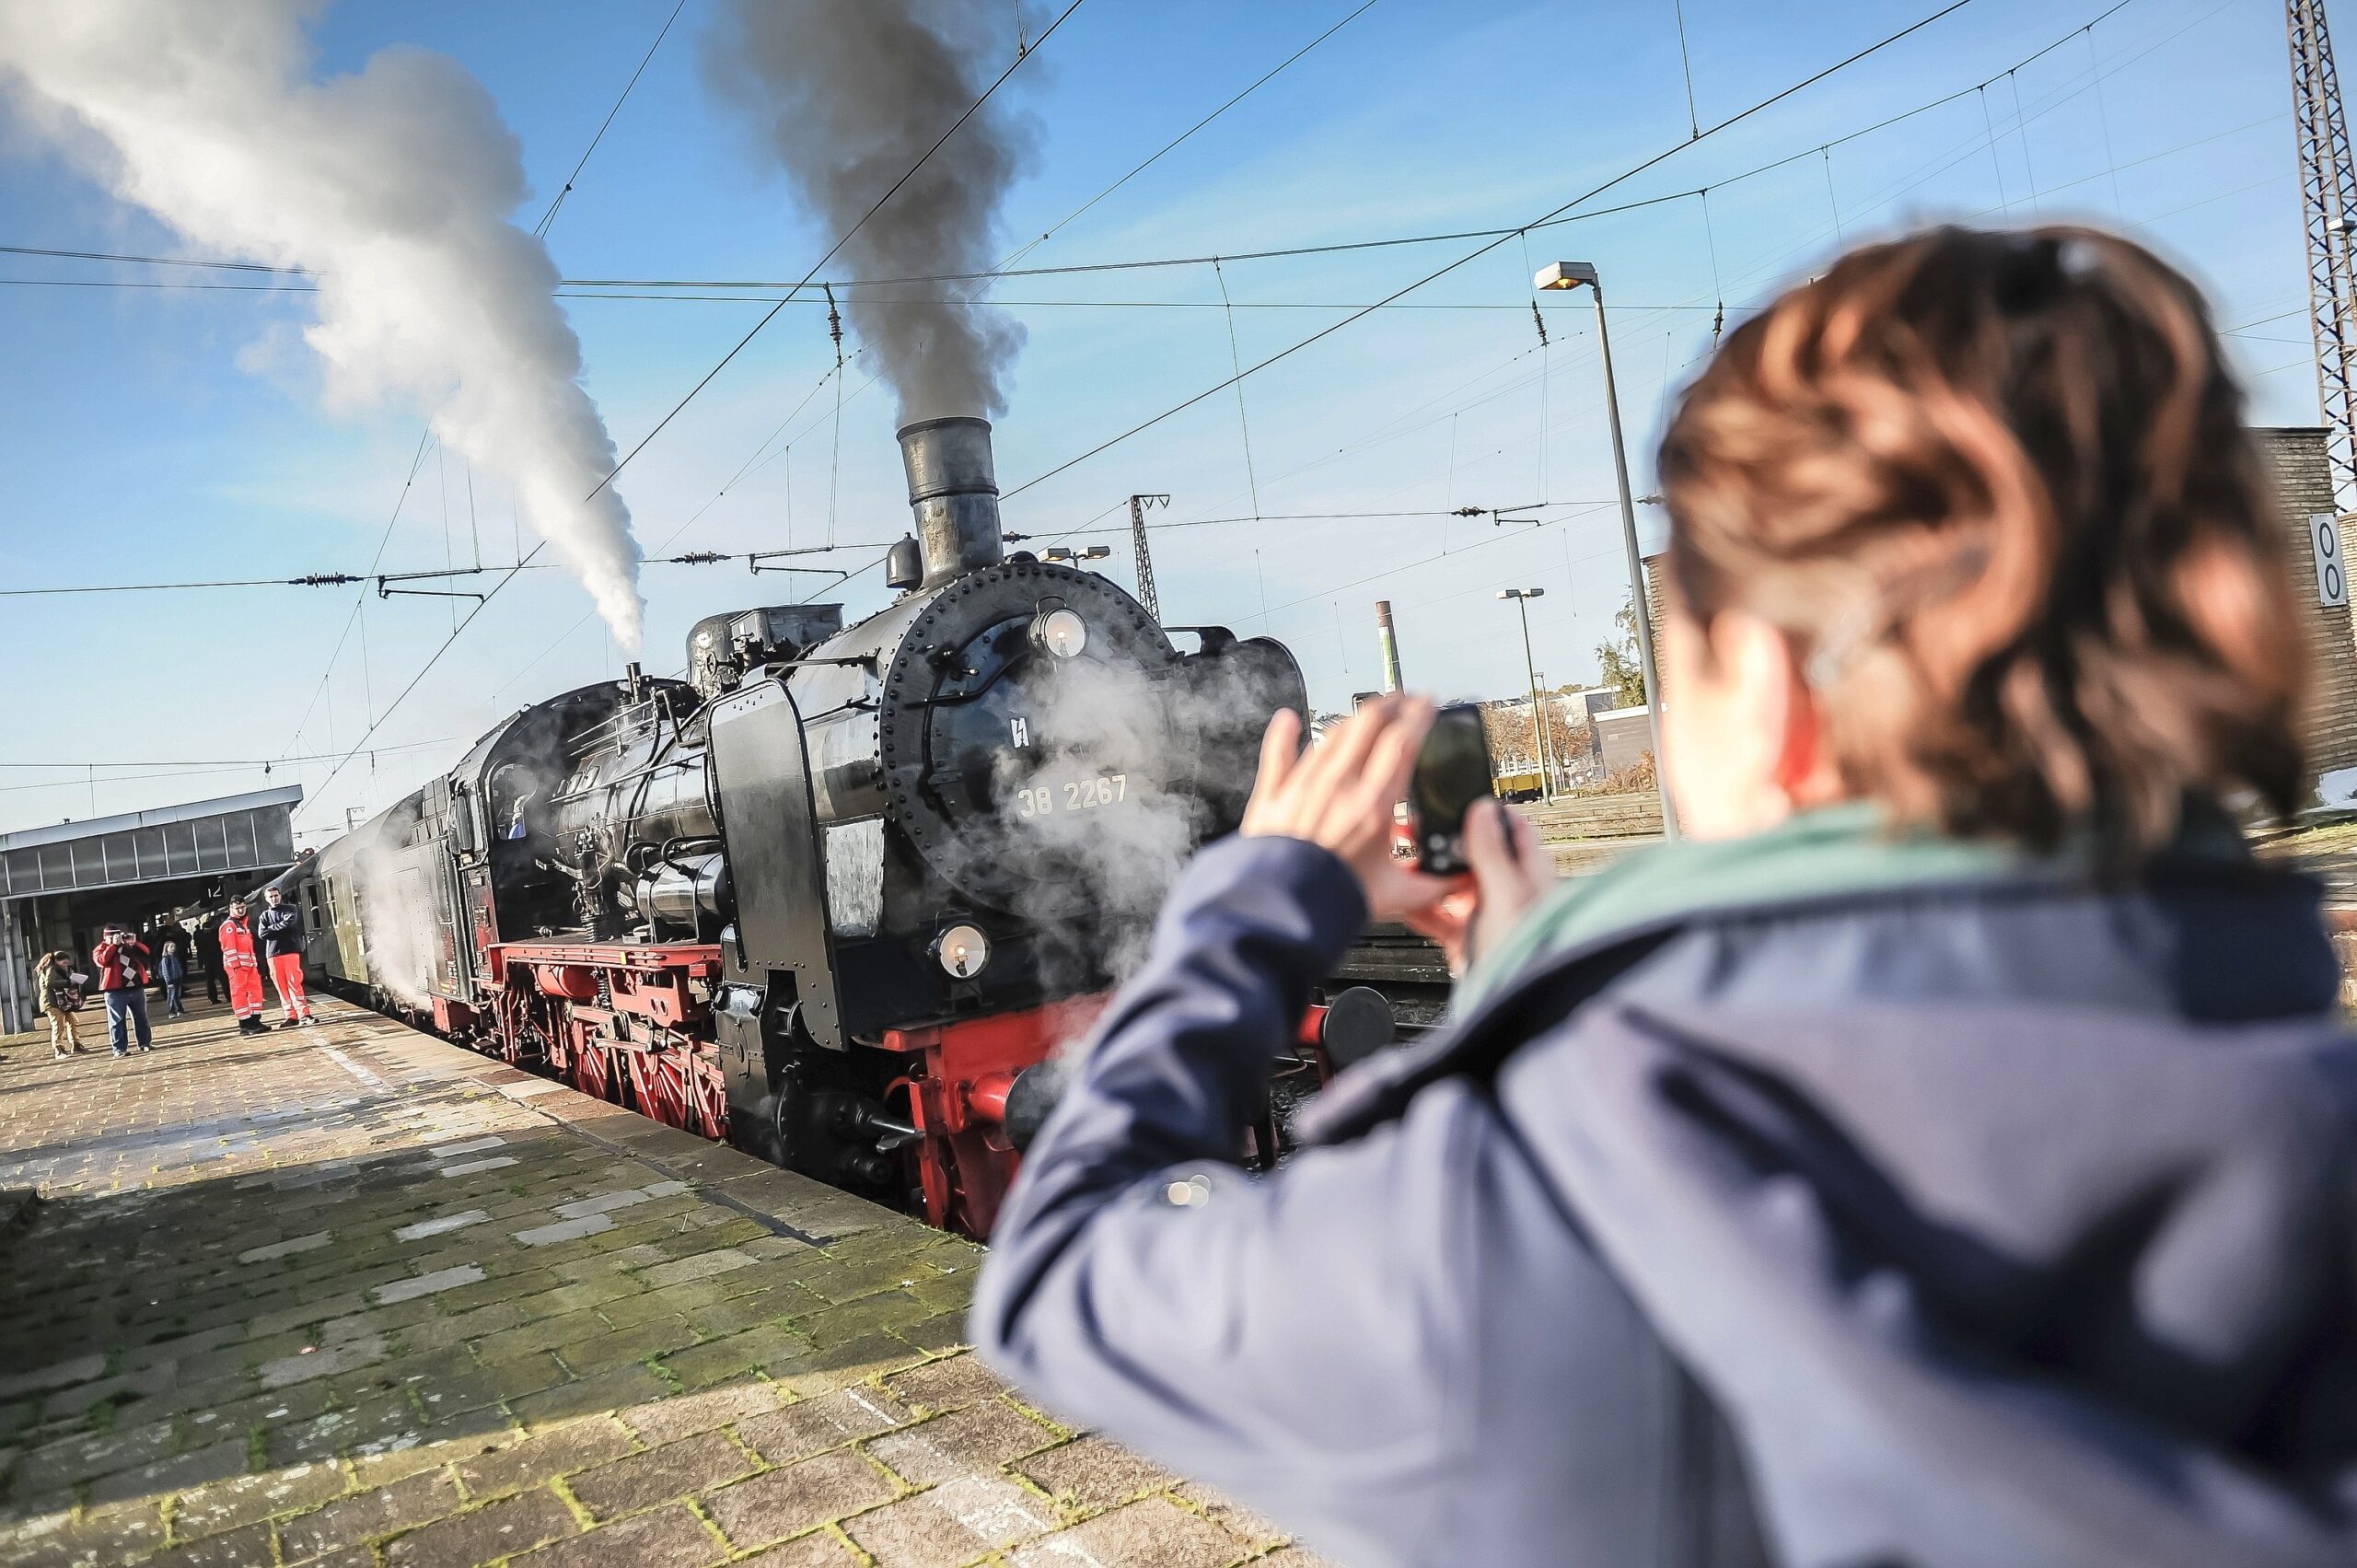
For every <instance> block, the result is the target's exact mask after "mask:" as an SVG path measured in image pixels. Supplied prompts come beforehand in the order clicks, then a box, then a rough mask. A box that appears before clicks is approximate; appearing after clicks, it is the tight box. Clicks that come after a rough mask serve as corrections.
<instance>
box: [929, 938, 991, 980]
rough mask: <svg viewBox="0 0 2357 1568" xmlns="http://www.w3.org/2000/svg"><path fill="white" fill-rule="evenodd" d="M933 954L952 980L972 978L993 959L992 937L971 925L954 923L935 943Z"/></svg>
mask: <svg viewBox="0 0 2357 1568" xmlns="http://www.w3.org/2000/svg"><path fill="white" fill-rule="evenodd" d="M933 956H934V957H935V958H937V959H939V960H940V963H941V970H942V972H943V973H944V974H946V975H947V976H948V977H949V978H950V979H952V980H971V979H973V978H974V977H975V976H976V975H978V974H980V973H981V972H982V966H983V965H984V964H987V963H989V962H990V961H991V939H990V938H989V937H987V936H985V935H982V934H981V931H980V930H979V929H977V928H976V927H974V926H971V925H953V926H951V927H950V928H949V929H948V930H946V931H945V932H943V933H942V934H941V935H940V936H939V938H937V939H936V940H935V942H934V945H933Z"/></svg>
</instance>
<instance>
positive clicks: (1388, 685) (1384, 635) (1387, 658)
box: [1375, 598, 1399, 691]
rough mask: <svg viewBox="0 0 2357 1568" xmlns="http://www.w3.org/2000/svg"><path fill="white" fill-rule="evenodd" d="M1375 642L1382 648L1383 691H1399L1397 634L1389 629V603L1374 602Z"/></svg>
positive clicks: (1382, 601) (1383, 600) (1387, 601)
mask: <svg viewBox="0 0 2357 1568" xmlns="http://www.w3.org/2000/svg"><path fill="white" fill-rule="evenodd" d="M1375 640H1376V643H1378V644H1379V645H1381V646H1382V648H1383V689H1384V690H1385V691H1399V633H1397V632H1395V631H1393V630H1392V629H1391V601H1390V600H1389V599H1387V598H1379V599H1376V601H1375Z"/></svg>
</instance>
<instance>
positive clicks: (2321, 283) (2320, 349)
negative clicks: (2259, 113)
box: [2283, 0, 2357, 505]
mask: <svg viewBox="0 0 2357 1568" xmlns="http://www.w3.org/2000/svg"><path fill="white" fill-rule="evenodd" d="M2283 9H2284V16H2285V20H2286V24H2287V26H2288V28H2289V29H2290V32H2291V40H2292V119H2293V128H2294V132H2295V134H2297V135H2298V137H2299V141H2300V204H2301V208H2302V215H2303V216H2304V218H2305V226H2306V228H2307V235H2308V311H2309V317H2310V321H2311V324H2312V325H2313V326H2314V328H2315V330H2316V390H2317V392H2318V394H2319V396H2320V398H2321V400H2322V402H2323V404H2324V422H2325V428H2326V445H2327V447H2328V449H2329V450H2330V452H2331V454H2332V479H2333V486H2334V489H2335V490H2336V492H2337V493H2338V495H2339V499H2340V502H2341V503H2342V504H2344V505H2345V504H2348V503H2350V502H2352V501H2357V406H2352V404H2351V396H2350V385H2349V377H2350V351H2351V346H2352V343H2351V340H2352V337H2357V265H2353V264H2352V261H2351V254H2350V248H2351V227H2352V226H2357V168H2352V166H2351V158H2350V152H2349V123H2348V122H2347V120H2345V119H2344V118H2343V117H2342V115H2341V112H2340V75H2339V73H2337V72H2336V71H2335V70H2334V69H2333V65H2332V38H2331V35H2330V34H2328V32H2327V31H2326V30H2325V21H2324V0H2285V4H2284V7H2283Z"/></svg>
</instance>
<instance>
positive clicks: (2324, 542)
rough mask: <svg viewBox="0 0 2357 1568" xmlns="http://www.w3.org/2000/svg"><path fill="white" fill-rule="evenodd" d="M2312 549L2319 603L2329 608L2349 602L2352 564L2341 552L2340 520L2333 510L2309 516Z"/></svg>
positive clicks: (2309, 541)
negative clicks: (2350, 564)
mask: <svg viewBox="0 0 2357 1568" xmlns="http://www.w3.org/2000/svg"><path fill="white" fill-rule="evenodd" d="M2308 548H2309V549H2310V550H2312V551H2314V552H2316V602H2317V603H2318V604H2320V605H2324V606H2326V607H2327V608H2328V609H2331V608H2337V607H2339V606H2340V605H2344V604H2347V603H2348V602H2349V563H2348V562H2346V561H2344V560H2343V559H2341V554H2340V519H2339V518H2338V517H2334V516H2333V515H2332V514H2331V513H2330V512H2317V513H2316V514H2314V515H2312V516H2311V517H2309V518H2308Z"/></svg>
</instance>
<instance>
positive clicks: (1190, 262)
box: [0, 0, 2174, 309]
mask: <svg viewBox="0 0 2357 1568" xmlns="http://www.w3.org/2000/svg"><path fill="white" fill-rule="evenodd" d="M1968 3H1969V0H1956V4H1954V5H1951V6H1948V7H1947V8H1946V9H1945V10H1943V11H1940V12H1936V13H1934V14H1933V15H1932V16H1930V17H1925V18H1923V20H1922V21H1920V22H1918V23H1916V24H1915V25H1914V28H1912V29H1907V30H1908V31H1912V30H1916V29H1921V28H1922V27H1925V26H1928V25H1929V24H1930V23H1932V22H1934V21H1937V20H1938V19H1939V18H1940V17H1944V16H1945V15H1947V14H1948V12H1950V11H1953V10H1956V9H1957V8H1958V7H1959V6H1962V5H1965V4H1968ZM2135 3H2136V0H2115V4H2113V5H2111V6H2108V7H2107V8H2106V9H2105V10H2103V11H2101V12H2099V13H2097V14H2096V16H2095V17H2092V18H2090V19H2089V20H2088V21H2086V22H2083V23H2081V24H2079V25H2078V26H2076V27H2073V29H2071V31H2070V32H2069V33H2067V34H2065V35H2063V37H2062V38H2061V39H2060V40H2058V41H2056V42H2054V43H2049V44H2047V45H2045V46H2044V47H2042V48H2040V49H2038V51H2037V52H2034V53H2031V54H2028V55H2025V56H2024V57H2023V58H2022V59H2020V60H2018V61H2016V62H2014V64H2013V65H2012V66H2010V67H2008V68H2007V69H2006V70H2004V71H2001V72H1999V73H1997V74H1996V75H1992V76H1990V77H1987V78H1985V79H1984V80H1982V81H1980V82H1978V83H1975V84H1973V85H1972V86H1969V87H1959V88H1956V90H1954V91H1952V92H1948V93H1944V94H1942V95H1940V96H1939V97H1937V98H1934V99H1926V100H1924V101H1923V102H1922V103H1919V104H1916V105H1914V106H1913V107H1911V108H1909V109H1906V110H1900V111H1899V112H1898V113H1896V114H1891V115H1887V116H1885V117H1884V118H1882V119H1880V120H1876V121H1875V122H1872V123H1870V124H1866V125H1862V126H1860V127H1858V128H1857V129H1856V130H1854V131H1850V132H1846V133H1844V134H1841V135H1839V136H1834V137H1830V138H1828V139H1827V140H1825V141H1821V142H1817V143H1815V144H1813V145H1809V146H1807V147H1804V148H1802V149H1800V150H1798V151H1795V152H1792V153H1788V154H1785V155H1783V156H1782V157H1777V158H1773V159H1771V160H1770V161H1768V162H1766V163H1761V164H1757V165H1754V166H1753V167H1751V168H1746V169H1743V170H1740V171H1738V172H1736V173H1734V174H1730V175H1724V176H1721V177H1720V178H1718V179H1716V180H1713V181H1711V182H1710V184H1709V185H1707V186H1702V185H1698V186H1694V187H1692V188H1690V189H1687V190H1681V191H1673V192H1664V193H1662V194H1660V195H1656V196H1648V197H1643V198H1641V199H1639V200H1636V201H1632V202H1627V203H1618V204H1615V205H1612V206H1608V207H1596V208H1588V209H1586V210H1585V211H1581V212H1577V213H1568V212H1567V213H1565V214H1563V215H1561V216H1554V215H1550V216H1548V217H1544V218H1540V219H1537V220H1534V221H1532V222H1530V223H1527V224H1522V225H1518V226H1514V227H1511V228H1486V229H1451V230H1445V231H1435V232H1431V233H1422V234H1410V235H1393V236H1384V237H1378V238H1368V239H1358V240H1338V241H1330V242H1326V243H1321V244H1315V245H1292V246H1278V247H1272V248H1268V249H1263V250H1242V251H1235V252H1225V251H1223V252H1220V253H1219V254H1217V255H1211V254H1203V255H1187V256H1163V257H1152V258H1144V259H1137V260H1118V261H1085V262H1072V263H1066V264H1063V265H1058V266H1041V267H1011V266H1010V267H1000V268H993V269H991V270H989V271H987V272H970V273H911V274H908V275H903V276H893V277H881V278H836V279H830V280H827V282H828V283H829V284H830V285H831V286H833V287H835V288H839V289H866V288H882V287H888V286H895V285H911V284H925V283H976V282H988V281H992V280H996V279H1004V278H1026V277H1058V276H1070V275H1074V274H1078V273H1107V272H1131V271H1142V270H1152V269H1161V268H1183V267H1208V266H1210V265H1212V264H1213V262H1214V261H1218V262H1222V263H1225V264H1227V265H1235V264H1237V263H1238V262H1244V261H1278V260H1285V259H1290V258H1295V257H1306V256H1320V255H1333V254H1338V253H1344V252H1350V251H1356V250H1383V249H1392V248H1399V247H1405V246H1415V245H1436V244H1447V243H1454V242H1457V241H1461V240H1473V239H1507V238H1515V236H1518V235H1526V234H1528V233H1530V232H1532V231H1534V230H1537V229H1542V228H1551V227H1557V226H1562V225H1566V224H1573V223H1585V222H1588V221H1590V220H1592V219H1595V218H1599V217H1607V216H1611V215H1618V214H1621V213H1628V212H1634V211H1638V210H1640V209H1643V208H1646V207H1654V206H1660V205H1664V204H1666V203H1671V202H1680V201H1690V200H1696V199H1700V198H1701V197H1702V196H1703V195H1704V193H1705V192H1707V191H1711V190H1719V189H1723V188H1724V187H1726V186H1729V185H1733V184H1736V183H1737V182H1738V181H1741V180H1750V179H1754V178H1757V177H1759V176H1761V175H1765V174H1770V173H1773V172H1774V171H1776V170H1777V169H1780V168H1784V167H1786V166H1788V165H1790V164H1793V163H1796V162H1799V161H1800V160H1801V159H1803V158H1811V157H1822V156H1823V155H1824V154H1825V153H1826V151H1827V150H1828V149H1829V148H1834V147H1840V146H1841V145H1845V144H1847V143H1850V142H1853V141H1857V140H1860V139H1861V138H1864V137H1866V136H1870V135H1873V134H1876V133H1878V132H1881V131H1886V130H1888V129H1889V128H1891V127H1892V126H1894V125H1898V124H1900V123H1902V122H1906V121H1908V120H1911V119H1914V118H1917V117H1918V116H1920V115H1923V114H1927V113H1930V112H1932V111H1933V110H1937V109H1942V108H1945V107H1946V106H1947V105H1948V104H1951V103H1954V102H1956V101H1957V100H1959V99H1964V98H1968V97H1971V96H1974V95H1976V94H1985V91H1986V89H1987V88H1988V87H1991V86H1994V85H1996V84H1998V83H2000V82H2004V81H2008V80H2009V79H2010V78H2012V77H2013V76H2014V72H2016V71H2018V70H2019V69H2020V68H2021V67H2022V66H2024V65H2027V64H2032V63H2034V62H2035V61H2037V60H2039V59H2042V58H2043V57H2044V56H2046V55H2048V54H2049V53H2052V52H2054V51H2055V50H2056V49H2057V48H2060V47H2061V45H2062V44H2063V43H2067V42H2069V41H2071V40H2073V39H2076V38H2078V37H2079V36H2080V35H2081V34H2082V33H2084V32H2086V31H2088V29H2091V28H2093V27H2095V26H2097V25H2099V24H2100V23H2102V22H2103V21H2105V20H2107V18H2109V17H2113V16H2115V15H2117V14H2119V12H2120V11H2122V10H2125V9H2126V8H2127V7H2128V6H2131V5H2133V4H2135ZM1903 36H1905V33H1903V32H1902V33H1898V34H1893V35H1891V36H1890V37H1888V38H1886V39H1884V40H1883V41H1881V43H1879V44H1876V45H1874V46H1871V47H1870V48H1869V49H1868V50H1866V51H1863V52H1860V53H1859V54H1858V55H1855V56H1852V57H1851V58H1850V59H1848V60H1844V61H1842V62H1840V63H1837V64H1835V65H1832V66H1829V67H1827V69H1826V71H1825V72H1821V73H1819V74H1818V75H1817V76H1816V77H1812V78H1809V79H1808V80H1806V81H1803V82H1800V83H1796V84H1794V86H1793V87H1789V88H1786V89H1785V91H1784V93H1783V94H1782V95H1780V97H1789V96H1790V95H1791V94H1792V93H1794V92H1796V91H1799V90H1801V89H1802V88H1804V87H1807V86H1810V85H1811V84H1812V83H1813V82H1814V81H1816V80H1819V79H1821V78H1822V76H1823V75H1829V74H1830V73H1831V72H1833V71H1838V70H1840V69H1841V68H1842V67H1843V66H1844V65H1847V64H1854V63H1855V62H1856V61H1857V60H1859V59H1863V58H1864V56H1865V55H1866V54H1867V53H1871V52H1873V50H1874V49H1875V48H1880V47H1885V46H1887V44H1889V43H1891V42H1894V41H1897V40H1898V38H1901V37H1903ZM2172 36H2174V35H2172ZM1035 47H1036V45H1035ZM1776 101H1779V99H1766V100H1763V101H1762V102H1760V103H1758V104H1755V105H1753V106H1752V107H1751V108H1750V109H1748V110H1744V111H1743V113H1742V114H1740V115H1736V116H1734V117H1731V118H1730V119H1728V120H1726V121H1723V122H1719V123H1718V124H1716V125H1713V126H1711V127H1708V128H1707V129H1706V130H1704V131H1703V132H1702V133H1701V136H1708V135H1710V134H1714V133H1716V132H1718V131H1720V130H1723V129H1725V128H1726V127H1727V126H1730V125H1732V124H1734V123H1736V121H1737V120H1740V119H1744V118H1747V117H1748V116H1750V115H1751V114H1754V113H1757V112H1759V110H1763V109H1765V108H1767V107H1769V105H1770V104H1772V103H1774V102H1776ZM2017 101H2018V95H2017ZM2029 118H2036V116H2030V117H2029ZM1699 139H1701V137H1700V136H1698V137H1694V138H1689V141H1691V140H1699ZM1684 145H1688V144H1680V145H1679V146H1678V147H1673V148H1671V149H1669V153H1675V152H1677V151H1678V150H1681V148H1682V147H1683V146H1684ZM1667 156H1669V154H1668V153H1666V154H1663V155H1660V156H1659V157H1655V158H1654V159H1652V160H1650V162H1649V163H1648V164H1647V165H1645V166H1643V167H1646V168H1649V167H1652V164H1654V163H1658V162H1660V161H1662V158H1663V157H1667ZM2120 167H2121V168H2131V167H2133V163H2132V162H2131V163H2130V164H2123V165H2121V166H2120ZM1632 172H1633V171H1632ZM1621 178H1623V179H1626V178H1629V176H1626V175H1624V176H1622V177H1621ZM1617 182H1618V181H1615V183H1617ZM1578 204H1582V203H1569V205H1578ZM0 255H24V256H43V257H58V258H65V259H75V260H91V261H122V262H147V263H154V264H157V265H168V266H180V267H211V266H237V267H239V268H240V269H242V270H250V271H258V272H271V271H286V272H295V273H299V271H300V270H299V269H276V268H269V267H262V266H260V265H258V264H255V263H250V262H249V263H229V262H213V261H204V260H203V259H200V258H193V257H158V256H137V255H123V254H118V253H110V252H99V251H82V250H53V249H48V248H43V247H37V246H22V245H0ZM821 264H822V265H823V262H822V263H821ZM6 281H9V280H0V282H6ZM27 281H32V282H46V281H52V280H27ZM70 281H74V282H76V283H80V284H87V285H90V286H107V285H109V284H110V281H112V280H104V279H95V280H70ZM815 281H816V277H815V273H813V274H812V275H811V276H809V277H806V278H804V279H802V280H800V281H798V282H794V283H788V282H785V281H784V280H776V279H751V278H740V279H724V278H661V277H651V278H575V277H567V278H563V279H562V280H560V283H561V287H560V290H559V292H560V293H561V294H563V296H565V297H568V298H590V297H628V296H614V295H611V294H605V293H575V292H574V291H575V290H592V291H602V290H611V289H626V288H629V289H656V290H667V291H668V290H696V289H702V290H732V289H733V290H738V291H744V292H743V293H740V294H739V295H734V296H726V297H731V298H737V297H750V298H751V299H752V301H753V302H772V301H773V299H774V295H775V293H776V291H785V292H786V293H787V295H788V296H789V297H794V298H795V302H797V303H807V304H811V305H814V306H815V305H817V304H818V303H819V301H818V300H815V299H808V298H804V297H800V291H801V290H804V289H807V288H809V287H811V286H812V285H813V283H814V282H815ZM151 286H156V287H169V286H172V285H168V284H156V285H151ZM264 286H267V285H264ZM752 291H771V292H770V293H765V294H755V293H753V292H752ZM923 303H926V304H935V303H944V302H943V301H935V300H931V299H927V300H925V301H923ZM947 303H958V301H947ZM996 303H1001V304H1008V305H1048V304H1053V303H1062V302H1053V301H997V302H996ZM1074 303H1089V302H1074ZM1154 303H1159V302H1154ZM1237 308H1240V309H1241V308H1251V307H1250V306H1248V305H1239V306H1238V307H1237ZM1335 308H1344V307H1341V306H1337V307H1335ZM1443 308H1455V307H1443Z"/></svg>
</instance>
